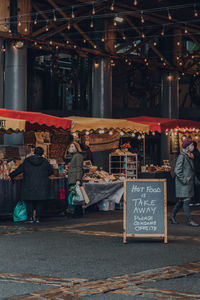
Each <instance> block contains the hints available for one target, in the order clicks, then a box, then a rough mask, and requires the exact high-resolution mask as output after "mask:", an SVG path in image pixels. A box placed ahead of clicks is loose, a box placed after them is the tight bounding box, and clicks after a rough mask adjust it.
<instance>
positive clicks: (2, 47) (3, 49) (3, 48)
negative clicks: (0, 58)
mask: <svg viewBox="0 0 200 300" xmlns="http://www.w3.org/2000/svg"><path fill="white" fill-rule="evenodd" d="M1 52H2V53H3V52H6V49H5V47H4V45H2V46H1Z"/></svg>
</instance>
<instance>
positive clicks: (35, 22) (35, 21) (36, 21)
mask: <svg viewBox="0 0 200 300" xmlns="http://www.w3.org/2000/svg"><path fill="white" fill-rule="evenodd" d="M37 17H38V14H36V16H35V20H34V22H33V23H34V25H36V24H37V23H38V20H37Z"/></svg>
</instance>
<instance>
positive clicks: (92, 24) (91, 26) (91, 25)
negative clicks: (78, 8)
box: [90, 18, 94, 28]
mask: <svg viewBox="0 0 200 300" xmlns="http://www.w3.org/2000/svg"><path fill="white" fill-rule="evenodd" d="M93 27H94V23H93V18H91V22H90V28H93Z"/></svg>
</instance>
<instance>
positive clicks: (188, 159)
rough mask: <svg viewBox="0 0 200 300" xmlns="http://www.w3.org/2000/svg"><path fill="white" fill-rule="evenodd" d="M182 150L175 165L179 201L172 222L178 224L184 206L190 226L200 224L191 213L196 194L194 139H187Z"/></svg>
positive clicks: (173, 211) (172, 215)
mask: <svg viewBox="0 0 200 300" xmlns="http://www.w3.org/2000/svg"><path fill="white" fill-rule="evenodd" d="M182 148H183V149H182V151H181V152H180V154H179V156H178V158H177V161H176V165H175V169H174V172H175V187H176V197H177V198H179V200H178V202H177V203H176V205H175V206H174V208H173V210H172V214H171V217H170V221H171V223H172V224H177V222H176V214H177V212H178V211H179V209H180V208H181V207H182V206H183V210H184V213H185V215H186V218H187V221H188V224H189V225H190V226H195V227H196V226H199V224H197V223H195V222H194V221H193V220H192V218H191V215H190V207H189V204H190V203H191V201H192V197H193V196H194V175H195V169H194V162H193V154H192V152H193V150H194V145H193V140H192V139H188V140H185V141H184V142H183V144H182Z"/></svg>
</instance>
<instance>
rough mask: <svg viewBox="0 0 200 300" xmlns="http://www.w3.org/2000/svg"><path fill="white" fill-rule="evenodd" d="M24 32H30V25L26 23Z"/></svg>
mask: <svg viewBox="0 0 200 300" xmlns="http://www.w3.org/2000/svg"><path fill="white" fill-rule="evenodd" d="M24 31H25V32H27V31H28V23H26V27H25V28H24Z"/></svg>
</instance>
